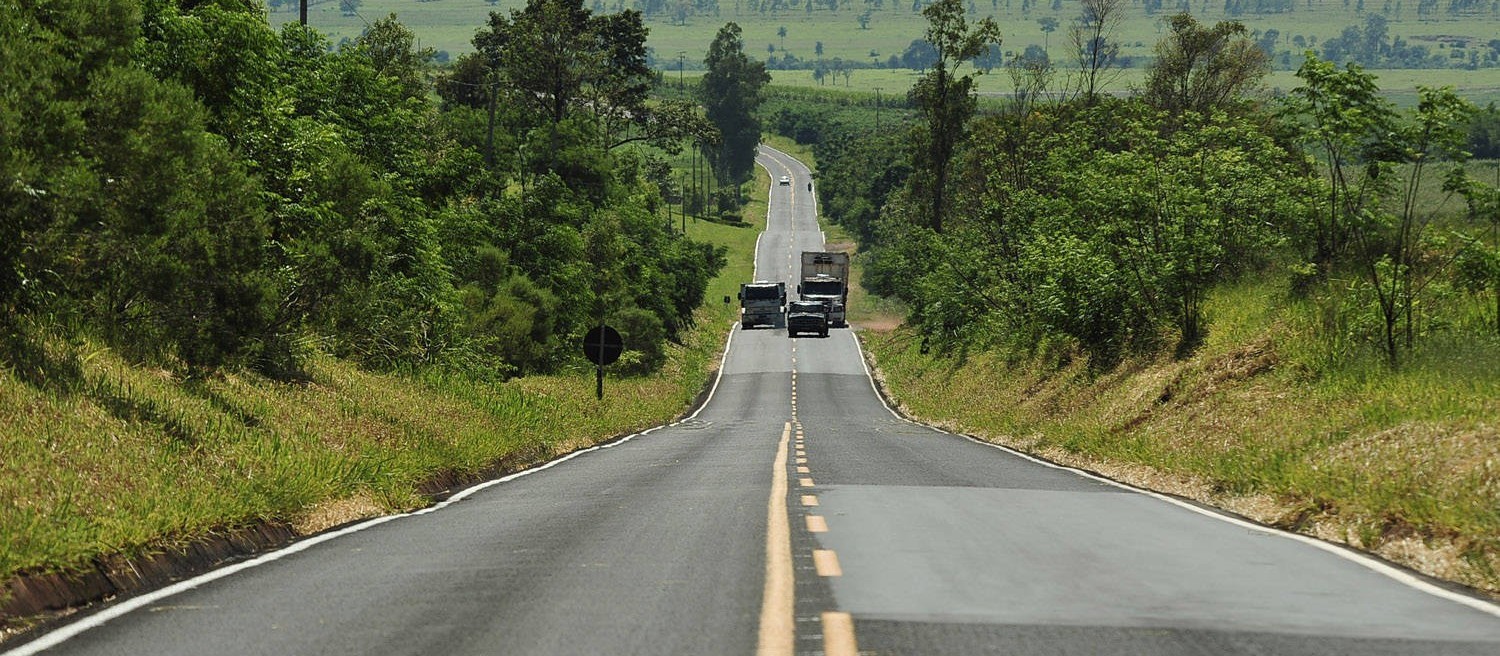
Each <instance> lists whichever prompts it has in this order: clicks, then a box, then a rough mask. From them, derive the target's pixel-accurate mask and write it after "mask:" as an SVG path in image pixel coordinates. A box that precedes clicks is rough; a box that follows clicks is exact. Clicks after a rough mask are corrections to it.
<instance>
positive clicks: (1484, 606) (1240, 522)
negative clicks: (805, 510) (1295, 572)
mask: <svg viewBox="0 0 1500 656" xmlns="http://www.w3.org/2000/svg"><path fill="white" fill-rule="evenodd" d="M850 334H853V331H850ZM854 344H855V346H856V347H858V348H859V362H860V364H861V365H862V366H864V369H865V377H866V378H868V379H869V381H870V389H872V390H875V396H876V398H879V399H880V405H883V406H885V409H886V411H887V412H889V413H891V416H893V417H895V418H897V419H899V420H901V421H904V422H907V423H909V424H913V425H916V426H921V427H923V428H927V429H930V430H934V431H937V432H939V433H943V434H945V435H953V436H955V437H961V438H963V439H966V440H969V441H970V442H974V443H975V444H982V445H984V446H987V447H991V448H995V449H999V450H1001V451H1004V452H1006V453H1009V454H1011V455H1013V456H1016V457H1019V458H1023V459H1025V460H1029V461H1031V462H1034V463H1036V464H1039V465H1042V466H1045V467H1051V468H1053V469H1057V470H1061V471H1065V472H1071V473H1073V474H1077V475H1079V476H1082V477H1084V478H1088V479H1091V480H1095V481H1098V482H1101V483H1105V484H1107V485H1113V486H1115V487H1118V488H1120V489H1123V490H1128V491H1131V492H1136V493H1138V494H1144V495H1146V496H1149V497H1152V498H1154V499H1157V500H1159V501H1165V502H1167V503H1170V504H1172V505H1174V506H1177V507H1179V508H1184V509H1187V510H1190V511H1192V512H1195V513H1198V514H1199V515H1203V516H1205V517H1212V518H1214V519H1217V520H1219V521H1222V522H1227V523H1229V524H1233V525H1235V526H1238V527H1241V528H1246V529H1250V530H1252V531H1255V532H1257V533H1262V534H1265V535H1275V536H1279V537H1283V538H1287V539H1290V540H1296V541H1297V542H1301V543H1303V544H1306V545H1308V546H1312V547H1315V548H1317V549H1320V550H1322V551H1325V552H1327V553H1330V554H1333V555H1335V556H1338V557H1339V558H1342V559H1344V560H1347V561H1349V562H1352V563H1354V564H1357V565H1360V566H1362V567H1364V568H1365V569H1368V570H1371V571H1373V572H1375V573H1377V574H1381V575H1384V576H1385V577H1387V578H1390V579H1392V580H1395V581H1396V582H1398V583H1403V584H1405V585H1407V586H1408V587H1411V588H1415V589H1416V590H1419V591H1421V592H1425V593H1427V594H1429V595H1432V596H1434V597H1437V598H1439V599H1445V600H1447V601H1451V602H1454V603H1457V604H1460V605H1463V606H1467V607H1469V608H1471V609H1473V610H1477V611H1479V612H1481V613H1485V614H1487V615H1490V616H1493V617H1500V605H1497V604H1494V603H1492V602H1489V601H1485V600H1483V599H1479V598H1476V597H1472V596H1469V595H1466V594H1463V593H1460V592H1455V591H1453V590H1449V589H1447V588H1444V587H1442V586H1439V585H1436V584H1433V583H1432V582H1430V581H1427V580H1425V579H1422V578H1419V577H1417V576H1416V575H1413V574H1412V573H1410V572H1407V571H1405V570H1402V569H1399V568H1397V567H1395V566H1392V565H1391V564H1389V563H1386V562H1385V561H1382V560H1379V559H1377V558H1374V557H1371V556H1368V555H1365V554H1363V553H1360V552H1357V551H1354V550H1353V548H1351V547H1347V546H1344V545H1340V544H1335V543H1332V542H1327V541H1324V540H1320V539H1318V538H1315V537H1312V536H1309V535H1303V534H1301V533H1293V532H1291V531H1285V530H1282V529H1279V528H1273V527H1270V526H1266V525H1264V524H1258V523H1256V522H1252V521H1248V520H1245V519H1241V518H1239V517H1234V516H1231V515H1227V514H1224V513H1223V512H1220V511H1218V510H1216V509H1210V508H1205V507H1203V506H1200V505H1197V504H1194V503H1189V502H1187V501H1183V500H1182V499H1178V498H1175V497H1172V496H1168V495H1166V494H1162V493H1160V492H1156V491H1153V490H1148V489H1145V488H1141V487H1136V486H1134V485H1130V484H1128V483H1121V482H1120V481H1116V480H1112V479H1109V478H1105V477H1103V476H1100V475H1098V474H1094V473H1090V472H1087V471H1084V470H1082V469H1078V468H1076V467H1068V466H1066V465H1059V464H1057V463H1055V462H1048V461H1046V460H1043V459H1041V458H1038V457H1036V456H1033V455H1031V454H1028V453H1024V452H1021V451H1017V450H1016V449H1012V448H1010V447H1008V446H1005V445H1003V444H995V443H993V442H986V441H984V440H981V439H979V438H977V437H974V436H972V435H966V434H963V433H954V432H952V431H948V430H944V429H942V428H938V427H937V426H931V425H928V424H924V423H922V422H919V421H915V420H913V419H909V418H907V417H903V416H901V413H899V412H896V410H895V409H894V408H892V407H891V405H890V404H889V403H887V402H886V400H885V395H884V394H881V393H880V387H879V386H878V385H876V384H875V376H874V375H873V374H872V373H871V372H870V366H869V364H868V363H867V362H865V353H864V346H863V344H861V343H860V339H859V336H858V335H854Z"/></svg>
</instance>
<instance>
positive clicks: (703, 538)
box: [11, 149, 1500, 655]
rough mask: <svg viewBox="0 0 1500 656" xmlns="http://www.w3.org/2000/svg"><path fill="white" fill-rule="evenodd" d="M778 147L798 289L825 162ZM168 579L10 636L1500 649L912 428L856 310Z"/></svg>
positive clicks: (53, 647)
mask: <svg viewBox="0 0 1500 656" xmlns="http://www.w3.org/2000/svg"><path fill="white" fill-rule="evenodd" d="M760 162H761V164H762V166H764V167H765V168H766V169H767V171H768V172H769V173H770V174H771V177H772V179H773V180H775V179H776V178H779V177H780V176H783V175H786V176H788V177H790V178H791V180H792V184H790V185H788V186H781V185H774V184H773V186H772V189H771V197H770V201H771V202H770V216H769V220H768V228H767V230H766V232H765V233H764V234H763V235H762V236H761V238H760V241H759V243H758V246H757V254H756V257H757V260H756V262H757V277H758V278H762V279H771V280H784V281H786V282H788V283H789V286H790V287H791V288H795V281H794V279H793V276H794V275H795V268H796V266H797V262H798V254H799V253H800V252H801V251H803V250H821V249H822V246H823V235H822V233H821V232H819V229H818V225H817V221H816V208H815V201H814V199H813V196H812V194H811V193H810V192H809V190H808V185H809V184H810V180H811V176H810V175H809V172H808V170H807V169H806V167H804V166H802V165H801V164H800V163H798V162H796V161H795V160H794V159H792V158H791V157H789V156H787V155H785V154H782V153H779V152H776V151H773V150H770V149H763V151H762V155H761V157H760ZM997 401H998V402H1003V401H1004V400H1003V399H1000V400H997ZM177 588H180V589H169V590H166V591H162V592H159V593H153V594H150V595H143V596H141V597H137V598H134V599H130V600H124V601H121V602H117V603H114V604H111V605H107V606H105V607H104V608H102V609H100V610H98V611H95V612H92V613H90V614H87V615H85V616H84V617H83V618H82V619H80V620H79V621H77V622H75V623H73V624H71V625H69V626H67V627H64V628H62V629H59V630H57V631H54V632H52V633H49V634H45V635H42V636H39V637H37V638H35V639H34V640H33V641H32V642H30V643H27V644H22V645H19V646H18V647H17V649H16V650H15V651H13V652H11V653H13V654H29V653H34V652H36V651H40V650H42V649H44V648H50V651H48V652H47V653H67V654H121V653H139V654H218V653H229V654H746V653H754V652H757V651H759V652H761V653H766V654H786V653H793V652H797V653H809V654H810V653H826V654H830V655H838V654H853V653H857V652H858V653H877V654H984V653H995V654H1486V655H1494V654H1500V610H1497V609H1496V608H1495V607H1494V606H1493V605H1490V604H1488V603H1486V602H1482V601H1479V600H1476V599H1473V598H1471V597H1467V596H1464V595H1460V594H1456V593H1452V592H1448V591H1446V590H1444V589H1442V588H1439V587H1436V586H1433V585H1432V584H1430V583H1427V582H1425V581H1423V580H1420V579H1417V578H1415V577H1412V576H1411V575H1409V574H1406V573H1404V572H1401V571H1399V570H1395V569H1392V568H1390V567H1388V566H1385V565H1381V564H1379V563H1375V562H1374V561H1368V560H1365V559H1363V558H1362V557H1359V556H1355V555H1352V554H1350V553H1348V552H1346V551H1343V550H1342V549H1338V548H1334V547H1329V546H1327V545H1320V544H1314V543H1312V542H1311V541H1309V540H1305V539H1302V538H1297V537H1291V536H1286V535H1283V534H1280V533H1277V532H1273V531H1268V530H1265V529H1261V528H1259V527H1257V526H1254V525H1251V524H1247V523H1243V522H1237V521H1235V520H1231V519H1229V518H1226V517H1223V516H1219V515H1217V514H1214V513H1210V512H1207V511H1203V510H1201V509H1197V508H1195V507H1192V506H1189V505H1187V504H1183V503H1180V502H1175V501H1173V500H1170V499H1165V498H1162V497H1158V496H1154V495H1149V494H1143V493H1140V492H1136V491H1132V490H1128V489H1126V488H1123V487H1120V486H1117V485H1114V484H1112V483H1109V482H1107V481H1102V480H1098V479H1095V478H1091V477H1088V476H1085V475H1081V474H1079V473H1076V472H1072V471H1068V470H1063V469H1060V468H1056V467H1052V466H1050V465H1047V464H1045V463H1039V462H1036V461H1033V460H1030V459H1027V458H1025V457H1021V456H1019V455H1016V454H1012V453H1009V452H1007V451H1004V450H1001V449H997V448H994V447H990V446H987V445H982V444H979V443H977V442H974V441H971V440H968V439H965V438H962V437H957V436H952V435H947V434H944V433H941V432H938V431H935V430H931V429H928V428H924V427H921V426H917V425H914V424H911V423H908V422H905V421H903V420H901V419H899V418H897V417H896V416H895V415H893V414H892V413H891V412H890V411H889V410H888V409H887V408H886V407H885V406H884V404H883V403H882V401H881V399H880V397H879V396H878V395H877V394H876V392H875V389H874V386H873V385H872V383H871V381H870V377H869V375H868V373H867V372H866V370H865V368H864V364H863V359H862V357H861V353H860V350H859V345H858V342H857V340H856V339H855V337H854V333H853V332H852V331H849V330H835V331H833V334H832V336H830V337H828V338H814V337H803V338H798V339H788V338H787V335H786V332H785V331H784V330H778V329H756V330H741V329H739V328H735V329H734V332H733V333H732V336H731V339H730V343H729V348H728V351H727V352H726V354H725V359H724V365H723V367H722V371H721V376H720V377H719V379H718V381H717V384H716V387H715V389H714V392H713V394H712V396H711V397H710V399H709V401H708V402H707V403H706V404H705V406H704V407H703V408H702V409H701V410H700V411H699V412H698V413H697V414H696V415H694V416H692V417H691V418H690V419H688V420H685V421H683V422H679V423H677V424H674V425H672V426H668V427H664V428H661V429H657V430H653V431H648V432H647V433H646V434H642V435H639V436H633V437H631V438H627V439H625V440H623V441H619V442H616V443H614V444H611V445H608V446H606V447H604V448H597V449H593V450H589V451H587V452H584V453H580V454H577V455H576V456H572V457H569V458H567V459H565V460H563V461H560V462H555V463H552V464H549V465H548V466H545V467H543V468H539V469H537V470H532V471H530V472H526V473H523V474H521V475H513V476H510V477H506V478H505V479H501V480H500V481H496V482H492V483H489V484H485V485H484V486H482V487H480V488H476V489H472V490H471V491H469V492H466V493H465V494H463V495H461V496H460V497H457V498H456V499H455V500H453V501H449V502H445V503H444V504H441V505H440V506H438V507H435V508H433V509H429V510H427V511H423V512H420V513H413V514H411V515H406V516H399V517H395V518H383V519H381V520H376V521H373V522H368V523H366V524H361V525H357V526H356V527H352V528H351V529H346V530H344V531H340V532H338V533H335V534H329V535H325V536H320V537H318V538H314V539H312V540H308V541H305V542H302V543H299V544H298V545H295V546H294V547H292V548H290V549H287V550H283V551H280V552H276V553H273V554H270V555H268V556H266V557H264V558H261V559H257V560H255V561H250V562H248V563H242V564H240V565H237V566H235V567H234V568H231V569H226V570H221V571H219V572H218V573H215V574H212V575H209V576H207V577H203V578H200V579H196V580H194V581H190V582H187V583H185V584H182V585H180V586H177Z"/></svg>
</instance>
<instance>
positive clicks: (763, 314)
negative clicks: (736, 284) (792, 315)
mask: <svg viewBox="0 0 1500 656" xmlns="http://www.w3.org/2000/svg"><path fill="white" fill-rule="evenodd" d="M785 307H786V283H784V282H770V281H766V280H757V281H755V282H747V283H744V284H742V285H740V326H741V327H743V328H749V327H751V326H757V325H770V326H772V327H775V328H780V327H781V325H782V323H783V322H784V321H785V316H784V310H783V308H785Z"/></svg>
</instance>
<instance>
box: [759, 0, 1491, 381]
mask: <svg viewBox="0 0 1500 656" xmlns="http://www.w3.org/2000/svg"><path fill="white" fill-rule="evenodd" d="M1170 26H1171V27H1172V30H1171V32H1170V33H1169V34H1168V35H1167V36H1166V37H1165V38H1164V39H1163V41H1162V42H1161V43H1160V44H1159V45H1158V46H1157V52H1158V54H1159V55H1160V56H1159V58H1158V60H1157V64H1156V65H1154V66H1153V67H1152V68H1151V70H1150V75H1149V77H1148V80H1147V86H1146V89H1145V90H1144V93H1142V94H1141V95H1139V96H1135V97H1126V98H1110V97H1105V96H1097V97H1094V98H1092V99H1091V98H1090V97H1089V96H1088V95H1087V94H1086V93H1081V92H1075V93H1073V94H1069V93H1067V90H1068V89H1081V88H1086V86H1087V85H1086V82H1085V83H1080V82H1078V81H1076V80H1075V81H1063V82H1062V83H1061V85H1060V87H1052V86H1049V85H1051V84H1053V82H1052V79H1053V78H1052V72H1051V70H1050V67H1049V66H1048V65H1047V64H1046V62H1042V61H1036V60H1031V59H1027V58H1024V57H1017V58H1016V59H1014V60H1012V62H1011V63H1009V64H1008V65H1007V73H1009V74H1010V75H1011V77H1012V80H1013V81H1014V83H1015V86H1016V92H1015V94H1014V95H1013V97H1012V98H1011V99H1009V100H1007V101H1005V102H1004V103H1001V104H997V105H995V106H994V107H992V108H990V111H985V112H981V113H980V114H979V115H978V116H977V117H976V118H974V119H973V120H972V121H971V122H968V123H967V125H963V124H956V125H955V126H954V127H953V128H952V130H953V131H954V132H955V133H967V134H969V135H970V136H969V138H968V139H966V140H963V141H961V142H958V144H957V145H958V148H957V150H956V152H955V153H954V155H953V160H952V162H953V164H952V167H953V168H952V173H951V175H948V176H946V177H947V178H948V179H947V180H946V181H945V180H944V175H943V172H942V169H941V167H942V164H941V162H939V161H938V160H937V159H936V158H933V157H930V156H927V155H926V152H925V151H926V150H927V146H926V144H925V142H924V140H923V138H922V136H921V135H922V133H923V132H925V131H926V130H928V129H929V128H927V127H926V125H925V124H926V123H927V122H928V121H930V120H931V114H932V110H931V106H930V105H929V104H919V105H918V106H917V109H918V116H919V117H920V118H919V120H918V121H916V122H915V124H916V126H917V127H916V128H915V132H913V133H912V135H911V136H908V137H906V138H905V139H898V138H892V137H891V136H890V135H889V133H890V132H891V131H890V130H887V131H885V133H876V132H874V131H872V130H871V129H870V124H869V122H868V120H865V121H862V122H856V121H848V120H841V119H839V118H836V117H834V114H836V113H835V112H827V113H822V114H820V113H817V112H801V113H799V112H796V111H792V110H790V109H787V108H781V109H778V110H777V111H776V113H775V114H773V115H772V116H771V122H772V125H773V126H775V127H776V128H777V129H778V130H779V131H781V132H783V133H784V134H787V135H788V136H792V137H794V138H797V139H798V140H799V141H803V142H805V143H812V144H813V147H814V152H815V154H816V155H817V157H818V160H819V166H820V169H821V175H822V177H823V179H822V181H821V184H820V187H819V193H820V198H821V199H822V201H823V203H824V208H825V211H826V213H827V214H828V216H829V217H830V218H831V219H832V220H834V221H835V222H837V223H839V224H841V225H843V226H845V227H846V228H847V229H848V230H849V231H850V232H851V233H853V234H854V235H856V236H857V237H858V238H859V239H860V240H861V248H862V249H864V250H866V253H865V259H864V261H865V277H864V283H865V285H866V286H867V287H869V288H870V289H871V290H872V291H874V292H876V293H878V294H881V295H885V296H890V297H895V298H899V299H901V300H903V301H905V302H906V304H907V307H908V308H909V309H910V313H911V314H910V316H909V317H908V322H909V323H910V324H912V325H914V326H915V327H917V328H918V329H919V331H920V333H921V334H922V335H923V339H924V344H925V345H927V346H933V347H938V348H950V347H970V346H978V347H998V348H1001V349H1004V350H1009V351H1012V352H1025V353H1035V352H1036V350H1037V349H1038V348H1041V349H1043V350H1044V351H1046V352H1053V353H1058V354H1063V355H1067V354H1072V353H1080V352H1081V353H1083V354H1086V355H1087V356H1089V357H1090V359H1091V362H1094V363H1095V364H1098V365H1103V366H1108V364H1109V363H1112V362H1114V361H1116V360H1117V359H1118V358H1119V357H1121V356H1122V355H1124V354H1126V353H1129V352H1132V351H1134V352H1140V351H1147V352H1149V351H1155V350H1158V349H1162V348H1173V349H1176V350H1177V352H1179V353H1187V352H1191V351H1192V350H1193V349H1194V348H1196V347H1197V345H1199V344H1200V343H1201V342H1202V340H1203V338H1204V336H1205V331H1206V330H1207V329H1208V327H1209V321H1208V317H1205V316H1204V309H1203V308H1204V302H1205V300H1206V298H1207V294H1208V292H1209V291H1210V290H1212V289H1213V288H1214V287H1215V286H1216V285H1220V284H1222V283H1224V282H1227V281H1232V280H1234V279H1235V278H1237V277H1239V276H1243V275H1256V276H1264V275H1266V272H1267V271H1277V272H1280V273H1277V274H1274V275H1279V276H1284V277H1285V278H1286V279H1287V280H1289V281H1290V284H1289V286H1288V289H1287V291H1288V293H1289V294H1291V295H1295V296H1297V297H1299V298H1302V299H1305V300H1307V301H1308V302H1310V303H1311V304H1312V305H1315V306H1318V307H1320V308H1324V310H1320V311H1321V312H1323V314H1324V316H1325V317H1326V322H1325V324H1324V325H1323V326H1322V327H1321V330H1323V331H1325V335H1326V337H1327V339H1328V344H1329V345H1330V349H1331V350H1333V351H1337V352H1340V353H1343V352H1347V351H1348V345H1350V344H1364V345H1368V346H1371V347H1374V348H1373V350H1374V352H1378V353H1380V354H1381V355H1382V356H1383V357H1384V359H1385V360H1386V361H1387V362H1388V364H1389V365H1390V366H1399V365H1400V363H1401V361H1402V357H1403V356H1402V353H1403V352H1405V351H1409V350H1411V349H1412V348H1413V347H1414V345H1415V343H1416V342H1417V340H1418V339H1419V338H1421V337H1422V336H1423V335H1427V334H1432V333H1433V331H1440V330H1455V329H1458V327H1457V321H1456V319H1457V317H1454V316H1451V315H1449V316H1444V312H1447V311H1448V310H1445V308H1446V307H1449V306H1448V305H1445V304H1443V303H1438V302H1436V300H1437V299H1439V298H1450V297H1454V296H1455V294H1458V295H1462V294H1471V295H1488V294H1493V296H1492V297H1491V298H1492V299H1493V304H1494V307H1495V313H1496V315H1495V316H1493V317H1491V318H1490V319H1487V321H1488V322H1489V325H1490V326H1494V327H1497V328H1500V274H1496V272H1497V271H1500V265H1496V262H1500V258H1497V257H1496V256H1495V254H1494V253H1495V250H1494V249H1495V245H1494V244H1495V241H1494V235H1493V231H1494V230H1495V227H1494V226H1496V225H1500V223H1496V222H1495V221H1496V219H1495V218H1494V217H1495V209H1494V208H1495V207H1496V205H1497V203H1496V200H1495V191H1494V185H1487V184H1482V183H1481V182H1479V181H1476V180H1473V179H1472V178H1470V177H1469V176H1468V175H1467V172H1466V169H1465V168H1464V167H1463V166H1462V165H1463V163H1464V162H1465V161H1466V159H1467V158H1468V153H1467V152H1465V150H1464V148H1465V145H1466V144H1468V143H1479V142H1481V141H1482V140H1483V139H1485V138H1487V132H1485V130H1486V129H1487V123H1486V122H1485V120H1484V118H1483V115H1481V119H1480V120H1478V121H1475V122H1473V123H1471V121H1470V116H1471V115H1472V114H1473V113H1474V109H1473V108H1472V106H1470V105H1469V104H1468V103H1466V102H1464V101H1463V100H1462V99H1459V98H1457V97H1456V96H1455V95H1454V94H1453V93H1452V91H1451V90H1446V89H1422V90H1421V92H1420V94H1419V95H1420V102H1419V103H1418V106H1417V107H1414V108H1411V109H1410V110H1407V111H1404V112H1402V111H1397V109H1396V108H1395V107H1393V106H1391V105H1390V103H1389V102H1388V101H1386V100H1384V99H1382V98H1381V97H1379V95H1378V93H1377V91H1376V86H1375V84H1374V80H1373V76H1371V75H1370V74H1368V73H1365V72H1364V71H1363V70H1362V69H1360V68H1359V67H1358V66H1352V65H1351V66H1349V67H1346V68H1343V69H1340V68H1338V67H1335V66H1334V65H1333V64H1332V63H1330V62H1324V61H1321V60H1317V59H1310V60H1309V61H1308V62H1307V64H1306V65H1304V67H1303V69H1302V70H1301V71H1299V78H1300V80H1301V82H1300V86H1298V87H1297V88H1296V89H1295V90H1293V92H1292V93H1291V94H1290V96H1289V97H1288V98H1286V99H1284V100H1282V101H1278V102H1276V103H1274V104H1273V103H1265V102H1263V101H1257V100H1253V99H1251V98H1250V97H1249V96H1248V95H1247V94H1246V92H1247V91H1249V90H1251V89H1253V88H1254V87H1255V84H1256V82H1257V81H1258V80H1259V79H1260V78H1261V76H1263V75H1264V73H1265V71H1266V70H1267V62H1266V58H1265V56H1264V53H1263V52H1261V51H1260V50H1259V49H1257V48H1256V47H1255V46H1254V44H1253V43H1252V42H1251V41H1250V40H1249V38H1248V36H1247V35H1246V34H1245V32H1244V29H1243V28H1242V27H1239V26H1238V25H1236V24H1234V23H1221V24H1218V25H1213V26H1206V25H1199V24H1198V23H1197V22H1196V21H1194V20H1192V19H1191V18H1189V17H1187V16H1185V15H1183V16H1177V17H1174V18H1173V19H1172V20H1171V21H1170ZM919 87H920V85H919ZM1059 88H1060V89H1061V90H1062V92H1061V93H1059V92H1058V91H1057V89H1059ZM914 93H916V92H914ZM1049 97H1051V98H1054V99H1057V100H1053V101H1047V100H1046V99H1047V98H1049ZM970 102H972V101H970ZM962 122H963V121H962V120H960V121H958V123H962ZM1471 125H1472V126H1473V127H1472V129H1471V128H1470V126H1471ZM934 186H936V191H937V192H939V196H938V197H940V198H941V199H942V202H940V203H935V202H934V200H933V199H934V197H935V195H934V191H935V189H934ZM1445 198H1446V199H1453V200H1456V202H1455V203H1453V204H1451V205H1449V207H1464V206H1465V204H1466V206H1467V208H1468V215H1469V216H1470V217H1472V218H1471V219H1460V220H1458V221H1451V220H1447V221H1445V222H1442V223H1438V222H1437V219H1438V214H1437V212H1438V211H1439V210H1440V209H1441V208H1442V207H1444V205H1443V200H1444V199H1445ZM935 212H937V213H940V214H939V215H938V216H937V220H934V218H933V215H934V213H935ZM1471 298H1477V297H1471ZM1466 307H1473V305H1469V306H1466ZM1464 311H1465V312H1471V310H1464ZM1466 325H1468V326H1469V328H1468V329H1470V330H1472V329H1474V328H1476V327H1478V326H1479V324H1478V323H1477V322H1474V321H1469V323H1468V324H1466Z"/></svg>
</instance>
